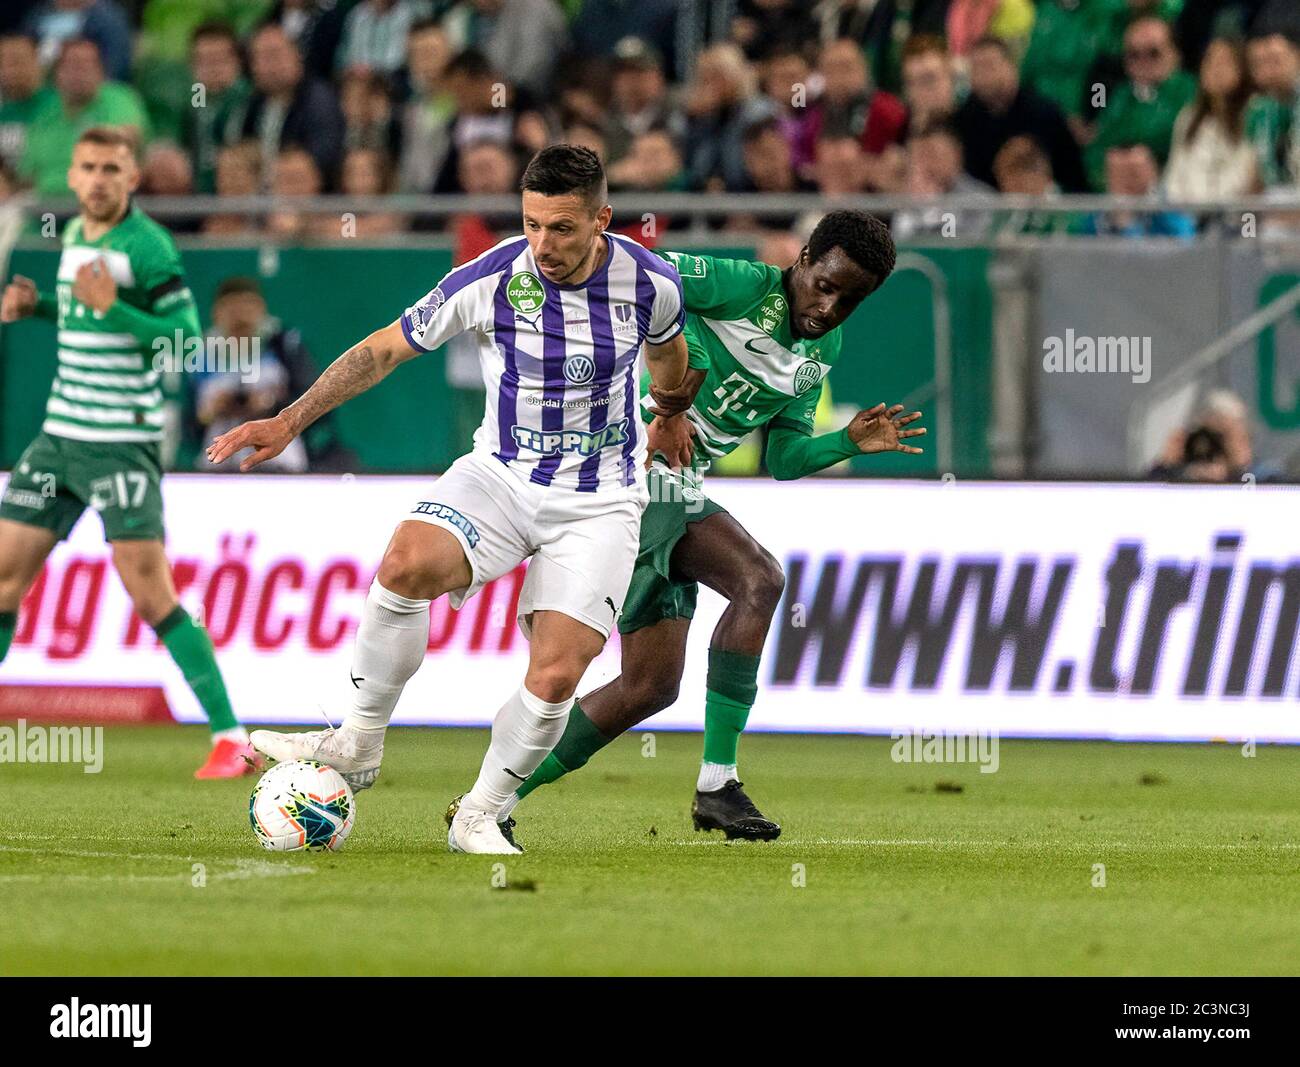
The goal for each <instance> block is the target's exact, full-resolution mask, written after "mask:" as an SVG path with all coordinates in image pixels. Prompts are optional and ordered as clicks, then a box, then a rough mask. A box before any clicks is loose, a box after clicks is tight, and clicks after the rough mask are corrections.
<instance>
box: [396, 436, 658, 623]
mask: <svg viewBox="0 0 1300 1067" xmlns="http://www.w3.org/2000/svg"><path fill="white" fill-rule="evenodd" d="M648 502H649V492H648V490H647V489H646V485H645V479H644V478H640V479H638V481H637V483H636V484H635V485H629V486H620V487H618V488H612V489H602V490H600V491H598V492H594V493H579V492H575V491H574V490H572V489H561V488H558V487H556V486H542V485H537V484H536V483H534V482H531V481H528V480H526V479H524V478H521V477H520V476H519V475H518V474H517V473H515V472H514V471H512V470H511V469H510V468H509V467H507V466H506V465H505V464H504V463H501V462H500V461H499V460H497V459H495V458H494V457H492V456H483V455H480V454H478V453H475V452H470V453H468V454H467V455H464V456H461V457H460V459H458V460H456V462H455V463H453V464H452V465H451V468H450V469H449V470H448V471H447V473H446V474H444V475H443V476H442V477H441V478H439V479H438V480H437V482H435V483H434V485H433V487H432V488H431V489H430V490H429V495H428V498H427V499H425V500H420V501H417V502H416V505H415V507H414V508H412V509H411V511H410V513H409V514H407V515H406V516H404V518H405V519H407V520H417V521H420V522H427V523H429V524H430V525H433V526H440V527H442V528H443V529H444V530H446V531H448V532H449V533H450V534H451V535H452V536H453V537H455V538H456V540H458V541H459V542H460V546H461V548H463V549H464V550H465V558H466V559H468V560H469V565H470V570H471V571H472V573H473V580H472V581H471V582H470V584H469V585H468V586H466V587H465V588H464V589H457V590H454V591H453V592H451V593H450V594H448V595H449V596H450V598H451V606H452V607H453V608H457V609H459V608H460V607H461V605H462V604H464V603H465V601H467V600H468V599H469V598H470V597H472V596H473V595H474V594H475V593H477V592H478V591H479V590H480V589H482V588H483V587H484V586H485V585H487V583H488V582H491V581H493V580H494V579H496V578H500V577H501V576H502V575H504V574H509V573H510V572H511V571H512V570H514V569H515V568H516V567H517V566H519V564H520V563H521V562H522V561H523V560H529V563H528V573H527V576H526V577H525V578H524V585H523V589H522V590H521V592H520V594H519V609H518V612H517V616H516V618H517V621H518V623H519V628H520V629H521V630H522V631H523V633H524V636H525V637H528V636H529V624H528V616H529V615H531V614H532V613H533V612H534V611H559V612H563V613H564V614H565V615H568V616H569V617H570V618H574V619H577V620H578V621H579V622H582V623H586V625H588V626H590V627H591V628H592V629H593V630H598V631H599V632H600V633H601V634H603V635H604V636H605V637H607V638H608V637H609V634H610V631H611V630H612V629H613V628H614V624H615V623H616V622H617V621H618V615H619V612H620V611H622V609H623V596H624V594H625V593H626V592H627V586H628V582H630V581H631V579H632V568H633V567H634V566H635V564H636V557H637V547H638V545H639V543H640V531H641V512H642V511H644V510H645V506H646V504H647V503H648Z"/></svg>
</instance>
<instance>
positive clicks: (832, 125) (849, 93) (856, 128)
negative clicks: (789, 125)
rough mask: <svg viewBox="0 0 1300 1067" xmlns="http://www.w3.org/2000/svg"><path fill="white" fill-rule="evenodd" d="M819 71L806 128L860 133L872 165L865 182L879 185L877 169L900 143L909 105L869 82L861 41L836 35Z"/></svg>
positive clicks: (816, 131) (820, 59)
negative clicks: (818, 87) (818, 88)
mask: <svg viewBox="0 0 1300 1067" xmlns="http://www.w3.org/2000/svg"><path fill="white" fill-rule="evenodd" d="M817 73H818V74H819V75H820V76H821V79H822V83H823V88H822V93H821V96H820V97H819V99H818V100H817V102H816V103H815V104H814V105H813V106H812V108H811V109H810V110H811V116H810V121H809V129H808V133H809V134H811V136H812V137H813V138H814V141H815V140H816V139H817V138H819V137H821V136H822V135H823V134H829V135H831V136H839V135H841V134H847V135H848V136H850V137H856V138H857V139H858V140H859V141H860V142H861V144H862V148H863V151H864V152H865V153H866V165H867V167H868V169H869V171H870V173H869V175H868V179H867V187H868V188H872V189H876V188H880V182H879V181H878V180H877V177H876V175H875V172H874V168H875V166H876V165H877V164H878V163H879V162H880V158H881V156H882V154H883V153H884V152H885V151H886V150H887V149H889V148H890V147H891V146H893V145H897V144H900V143H901V142H902V140H903V137H904V134H905V133H906V129H907V110H906V108H904V107H903V102H902V101H901V100H899V99H898V97H896V96H894V95H893V94H892V93H887V92H885V91H884V90H882V89H877V88H875V87H874V86H873V85H872V84H871V76H870V72H869V71H868V70H867V61H866V57H865V56H863V54H862V50H861V49H860V48H859V47H858V45H857V43H856V42H854V41H849V40H844V39H841V40H838V41H832V42H831V43H830V44H828V45H826V47H825V48H823V49H822V52H821V55H820V56H819V57H818V60H817Z"/></svg>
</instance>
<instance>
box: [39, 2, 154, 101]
mask: <svg viewBox="0 0 1300 1067" xmlns="http://www.w3.org/2000/svg"><path fill="white" fill-rule="evenodd" d="M23 29H24V31H25V32H27V33H29V34H31V35H32V36H33V37H35V38H36V40H37V41H38V42H39V47H40V55H41V65H42V66H45V67H49V66H50V65H51V64H53V63H54V62H55V60H56V59H57V58H58V57H59V56H61V55H62V53H63V46H64V45H65V44H67V42H69V41H72V40H77V39H80V40H86V41H93V42H94V43H95V46H96V47H97V48H98V50H99V59H100V63H101V64H102V65H103V69H104V77H106V78H108V79H109V80H111V81H122V82H124V81H127V80H128V79H129V78H130V77H131V24H130V22H129V21H128V20H127V17H126V12H125V11H123V10H122V7H121V5H119V4H117V3H116V2H115V0H45V2H44V3H40V4H37V5H36V7H35V8H34V9H33V10H32V11H31V13H30V14H29V15H28V16H27V19H26V21H25V22H24V23H23Z"/></svg>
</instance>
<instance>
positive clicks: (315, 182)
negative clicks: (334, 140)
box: [266, 145, 338, 241]
mask: <svg viewBox="0 0 1300 1067" xmlns="http://www.w3.org/2000/svg"><path fill="white" fill-rule="evenodd" d="M321 190H322V181H321V173H320V168H319V167H318V166H317V165H316V160H315V157H314V156H312V154H311V153H310V152H308V151H307V150H306V149H305V148H301V147H298V146H296V145H290V146H289V147H287V148H284V149H281V151H280V153H279V155H277V156H276V157H275V163H274V164H273V165H272V168H271V192H272V193H273V194H274V195H275V197H276V198H277V199H282V201H283V202H282V203H280V204H279V206H278V207H277V208H276V210H275V211H272V212H271V214H270V215H269V216H268V217H267V220H266V230H267V232H268V233H270V234H273V235H274V236H276V237H278V238H280V239H281V240H285V241H294V240H297V239H299V238H301V237H304V236H306V235H307V234H309V233H311V232H313V231H315V232H319V231H320V230H321V229H322V228H324V227H325V226H328V225H330V224H331V223H333V224H334V225H338V220H337V217H336V216H330V217H325V218H314V217H313V216H312V215H311V214H310V213H308V212H305V211H303V210H302V209H301V208H299V207H298V206H297V205H296V204H294V203H293V201H294V200H296V199H300V198H303V197H308V196H319V195H320V194H321Z"/></svg>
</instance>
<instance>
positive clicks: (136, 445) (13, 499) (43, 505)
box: [0, 430, 163, 541]
mask: <svg viewBox="0 0 1300 1067" xmlns="http://www.w3.org/2000/svg"><path fill="white" fill-rule="evenodd" d="M87 507H92V508H94V509H95V510H96V511H97V512H99V517H100V519H101V521H102V522H103V523H104V540H106V541H161V540H162V539H163V502H162V449H161V447H160V446H159V444H158V443H157V442H156V441H114V442H110V441H74V440H72V439H71V438H68V437H59V436H57V435H55V434H49V433H45V432H44V431H43V430H42V431H41V432H40V433H39V434H37V435H36V439H35V440H33V441H32V443H31V444H30V445H28V446H27V451H25V452H24V453H23V454H22V456H20V457H19V459H18V464H17V466H15V467H14V470H13V473H12V474H11V475H10V477H9V484H8V486H6V488H5V493H4V498H3V499H2V500H0V519H12V520H13V521H14V522H23V523H26V524H27V525H28V526H40V527H42V528H43V529H46V530H53V531H54V535H55V536H56V537H57V538H58V539H59V540H60V541H62V540H63V539H64V538H66V537H67V536H68V534H69V533H71V532H72V528H73V526H75V525H76V524H77V520H78V519H79V518H81V513H82V512H83V511H85V509H86V508H87Z"/></svg>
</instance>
